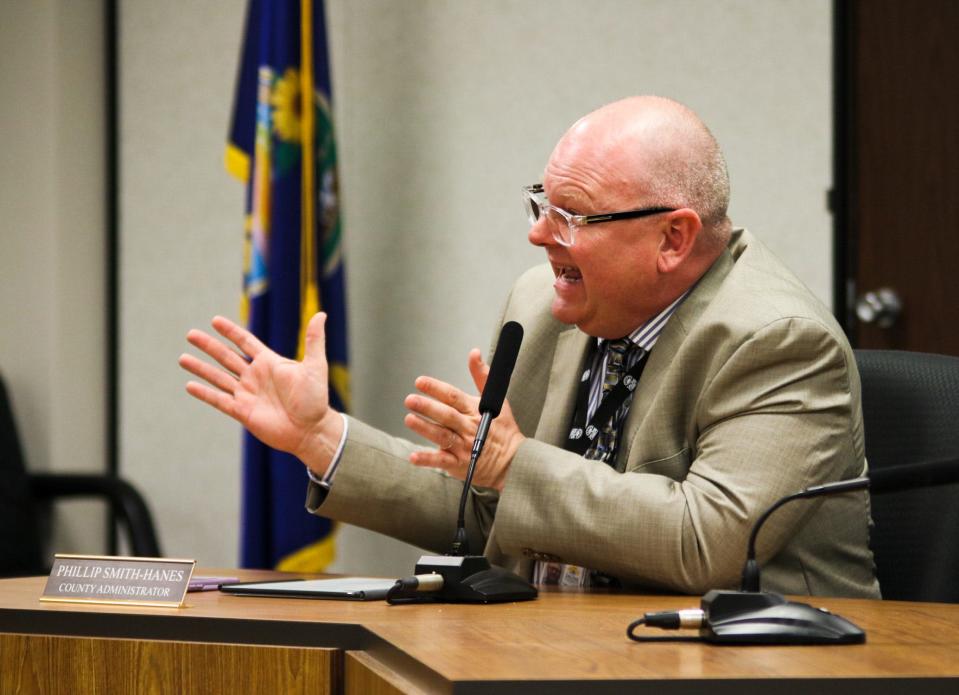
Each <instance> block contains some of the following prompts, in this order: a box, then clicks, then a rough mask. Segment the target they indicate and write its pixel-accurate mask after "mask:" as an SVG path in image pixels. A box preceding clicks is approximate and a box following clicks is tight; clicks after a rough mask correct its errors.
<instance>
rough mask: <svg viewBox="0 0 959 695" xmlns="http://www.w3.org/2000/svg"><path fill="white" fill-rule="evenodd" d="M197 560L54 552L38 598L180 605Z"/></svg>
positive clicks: (69, 601) (141, 604)
mask: <svg viewBox="0 0 959 695" xmlns="http://www.w3.org/2000/svg"><path fill="white" fill-rule="evenodd" d="M195 566H196V560H172V559H170V560H168V559H165V558H159V557H111V556H103V555H56V556H55V557H54V561H53V569H51V570H50V577H49V578H48V579H47V585H46V587H45V588H44V590H43V595H42V596H41V597H40V600H41V601H65V602H68V603H110V604H121V605H135V606H162V607H164V608H179V607H180V606H182V605H183V599H184V597H186V591H187V589H188V588H189V586H190V577H191V576H192V575H193V568H194V567H195Z"/></svg>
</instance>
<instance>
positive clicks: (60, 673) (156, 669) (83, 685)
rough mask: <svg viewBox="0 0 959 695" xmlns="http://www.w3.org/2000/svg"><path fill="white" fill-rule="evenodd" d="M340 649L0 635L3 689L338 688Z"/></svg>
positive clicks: (322, 691)
mask: <svg viewBox="0 0 959 695" xmlns="http://www.w3.org/2000/svg"><path fill="white" fill-rule="evenodd" d="M340 655H341V653H340V652H339V651H338V650H335V649H308V648H302V647H300V648H290V647H263V646H253V645H245V644H244V645H237V644H209V643H197V642H161V641H157V640H124V639H104V638H91V637H54V636H50V635H10V634H0V692H2V693H18V694H20V695H34V694H36V695H61V694H62V695H76V694H77V693H96V694H97V695H138V694H140V693H244V694H250V695H256V694H258V693H264V694H266V693H289V694H290V695H294V694H298V693H302V695H308V694H310V695H331V694H332V693H334V692H336V691H335V686H336V683H337V682H338V681H339V675H338V669H339V668H340Z"/></svg>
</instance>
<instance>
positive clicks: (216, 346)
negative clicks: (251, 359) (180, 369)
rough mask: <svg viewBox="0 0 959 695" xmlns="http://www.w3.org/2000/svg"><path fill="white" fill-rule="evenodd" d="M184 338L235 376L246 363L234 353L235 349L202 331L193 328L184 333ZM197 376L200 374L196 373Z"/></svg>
mask: <svg viewBox="0 0 959 695" xmlns="http://www.w3.org/2000/svg"><path fill="white" fill-rule="evenodd" d="M186 339H187V342H189V343H190V345H192V346H193V347H195V348H196V349H198V350H202V351H203V352H205V353H206V354H208V355H209V356H210V357H212V358H213V359H215V360H216V361H217V362H219V363H220V365H221V366H222V367H223V368H224V369H226V370H229V371H230V372H232V373H233V374H235V375H237V376H239V375H240V373H241V372H242V371H243V370H244V369H245V368H246V367H247V365H248V363H247V361H246V360H244V359H243V358H242V357H240V355H238V354H236V352H235V351H233V350H231V349H230V348H228V347H227V346H226V345H224V344H223V343H222V342H220V341H219V340H217V339H216V338H214V337H213V336H211V335H208V334H207V333H204V332H203V331H198V330H196V329H195V328H194V329H193V330H191V331H190V332H189V333H187V334H186ZM247 354H249V353H247ZM197 376H201V375H199V374H198V375H197ZM204 378H206V377H204Z"/></svg>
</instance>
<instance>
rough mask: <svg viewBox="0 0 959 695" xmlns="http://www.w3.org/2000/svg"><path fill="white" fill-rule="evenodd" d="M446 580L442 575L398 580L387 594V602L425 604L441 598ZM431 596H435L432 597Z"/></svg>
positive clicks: (415, 575) (416, 576)
mask: <svg viewBox="0 0 959 695" xmlns="http://www.w3.org/2000/svg"><path fill="white" fill-rule="evenodd" d="M444 583H445V580H444V579H443V575H442V574H437V573H435V572H431V573H429V574H414V575H413V576H412V577H404V578H403V579H397V580H396V584H394V585H393V586H392V587H390V590H389V592H388V593H387V594H386V602H387V603H391V604H396V603H424V602H427V601H431V600H433V599H435V598H438V597H439V592H440V591H442V590H443V584H444ZM431 594H434V595H433V596H431Z"/></svg>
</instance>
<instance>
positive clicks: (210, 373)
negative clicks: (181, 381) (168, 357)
mask: <svg viewBox="0 0 959 695" xmlns="http://www.w3.org/2000/svg"><path fill="white" fill-rule="evenodd" d="M178 362H179V364H180V366H181V367H183V368H184V369H185V370H187V371H188V372H190V373H191V374H193V375H194V376H198V377H200V378H201V379H204V380H205V381H208V382H210V383H211V384H212V385H213V386H215V387H217V388H218V389H220V390H221V391H223V392H225V393H229V394H231V395H232V394H233V391H234V389H236V384H237V380H236V377H235V376H233V375H232V374H229V373H228V372H225V371H223V370H222V369H217V368H216V367H214V366H213V365H212V364H208V363H206V362H204V361H203V360H200V359H198V358H196V357H194V356H193V355H189V354H183V355H180V359H179V360H178Z"/></svg>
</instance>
